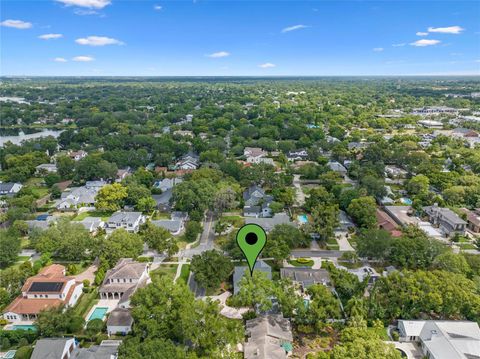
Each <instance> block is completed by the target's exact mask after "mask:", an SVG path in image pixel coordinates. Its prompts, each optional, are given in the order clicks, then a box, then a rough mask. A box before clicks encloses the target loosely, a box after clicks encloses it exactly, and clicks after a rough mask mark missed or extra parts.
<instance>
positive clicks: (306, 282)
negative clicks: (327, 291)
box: [280, 267, 330, 290]
mask: <svg viewBox="0 0 480 359" xmlns="http://www.w3.org/2000/svg"><path fill="white" fill-rule="evenodd" d="M280 277H281V278H289V279H291V280H292V281H293V282H294V283H298V284H300V285H301V286H302V288H303V289H304V290H306V289H307V288H308V287H310V286H311V285H314V284H322V285H328V284H329V283H330V274H329V273H328V271H327V270H326V269H312V268H299V267H287V268H280Z"/></svg>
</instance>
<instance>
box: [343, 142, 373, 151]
mask: <svg viewBox="0 0 480 359" xmlns="http://www.w3.org/2000/svg"><path fill="white" fill-rule="evenodd" d="M372 143H373V142H365V141H362V142H349V143H348V144H347V147H348V150H349V151H352V150H353V151H361V150H364V149H365V148H367V147H368V146H370V145H371V144H372Z"/></svg>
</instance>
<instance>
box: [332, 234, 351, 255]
mask: <svg viewBox="0 0 480 359" xmlns="http://www.w3.org/2000/svg"><path fill="white" fill-rule="evenodd" d="M347 235H348V232H347V231H336V232H335V238H336V239H337V243H338V247H339V250H340V251H354V250H355V249H353V247H352V246H351V245H350V242H348V239H347Z"/></svg>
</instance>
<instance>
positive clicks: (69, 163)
mask: <svg viewBox="0 0 480 359" xmlns="http://www.w3.org/2000/svg"><path fill="white" fill-rule="evenodd" d="M74 168H75V161H74V160H72V159H71V158H70V157H68V156H58V158H57V173H58V174H59V175H60V177H61V178H62V179H69V178H72V177H73V170H74Z"/></svg>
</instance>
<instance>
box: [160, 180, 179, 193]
mask: <svg viewBox="0 0 480 359" xmlns="http://www.w3.org/2000/svg"><path fill="white" fill-rule="evenodd" d="M182 182H183V178H182V177H173V178H164V179H162V180H161V181H160V180H159V181H156V182H155V183H154V184H153V187H154V188H157V189H159V190H161V191H162V193H163V192H166V191H168V190H171V189H173V187H175V186H176V185H177V184H180V183H182Z"/></svg>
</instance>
